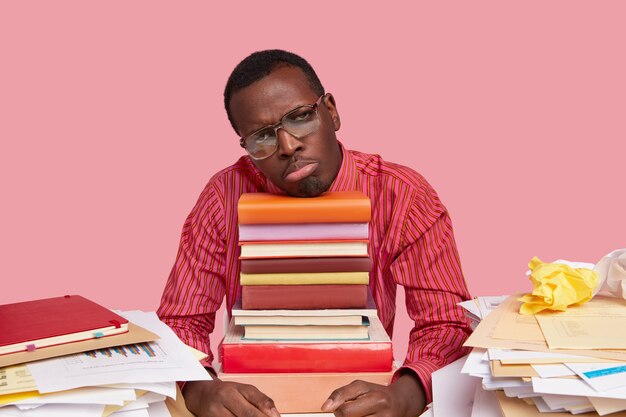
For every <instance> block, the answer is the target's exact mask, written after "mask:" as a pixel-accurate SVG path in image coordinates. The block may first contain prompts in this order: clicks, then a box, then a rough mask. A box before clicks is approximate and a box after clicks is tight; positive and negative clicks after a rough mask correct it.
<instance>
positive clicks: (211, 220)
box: [157, 183, 226, 368]
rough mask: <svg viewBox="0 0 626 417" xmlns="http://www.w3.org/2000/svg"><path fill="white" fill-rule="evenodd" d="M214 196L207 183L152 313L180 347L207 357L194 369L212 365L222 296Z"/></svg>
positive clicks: (221, 246) (221, 247)
mask: <svg viewBox="0 0 626 417" xmlns="http://www.w3.org/2000/svg"><path fill="white" fill-rule="evenodd" d="M219 196H220V194H219V192H218V190H217V188H216V187H215V186H214V185H213V184H212V183H209V184H208V185H207V187H206V188H205V190H204V191H203V193H202V194H201V195H200V197H199V199H198V202H197V203H196V205H195V207H194V208H193V210H192V211H191V213H190V214H189V216H188V217H187V220H186V221H185V224H184V226H183V230H182V235H181V239H180V245H179V248H178V254H177V256H176V262H175V263H174V266H173V268H172V271H171V272H170V275H169V278H168V280H167V283H166V285H165V289H164V291H163V295H162V297H161V305H160V307H159V309H158V310H157V314H158V316H159V318H160V319H161V320H162V321H163V322H164V323H165V324H167V325H168V326H169V327H170V328H172V330H173V331H174V332H175V333H176V335H178V337H179V338H180V339H181V340H182V341H183V342H184V343H186V344H187V345H189V346H192V347H194V348H196V349H198V350H200V351H202V352H204V353H206V354H207V355H208V356H207V358H205V359H204V360H202V361H201V362H200V363H201V364H202V365H203V366H205V367H209V368H210V367H211V364H212V362H213V354H212V353H211V347H210V342H209V335H210V334H211V332H212V331H213V328H214V326H215V312H216V311H217V310H218V309H219V307H220V305H221V303H222V300H223V298H224V293H225V267H226V241H225V238H224V234H225V228H224V209H223V202H222V199H220V197H219Z"/></svg>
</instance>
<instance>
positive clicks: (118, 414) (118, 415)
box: [110, 407, 150, 417]
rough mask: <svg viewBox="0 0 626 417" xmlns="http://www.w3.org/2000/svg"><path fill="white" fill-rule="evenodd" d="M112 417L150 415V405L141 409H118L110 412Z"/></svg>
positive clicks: (143, 416)
mask: <svg viewBox="0 0 626 417" xmlns="http://www.w3.org/2000/svg"><path fill="white" fill-rule="evenodd" d="M110 417H150V413H149V412H148V407H146V408H142V409H139V410H130V411H116V412H114V413H111V414H110Z"/></svg>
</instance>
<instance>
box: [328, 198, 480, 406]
mask: <svg viewBox="0 0 626 417" xmlns="http://www.w3.org/2000/svg"><path fill="white" fill-rule="evenodd" d="M425 191H426V192H425V193H424V194H423V195H422V196H421V198H422V199H424V198H425V197H424V195H425V196H426V197H428V198H427V202H428V205H425V204H424V203H420V202H415V203H414V204H411V206H410V207H411V208H410V210H409V212H408V213H407V216H406V219H405V222H403V223H402V224H403V237H404V241H403V249H402V251H401V253H400V254H399V256H398V257H397V258H396V259H395V261H394V262H393V263H392V265H391V274H392V276H393V279H395V281H396V282H397V283H399V284H401V285H403V286H404V288H405V294H406V305H407V311H408V314H409V317H411V319H413V321H414V322H415V325H414V327H413V329H412V330H411V332H410V335H409V347H408V352H407V357H406V359H405V362H404V365H403V367H402V368H401V369H399V370H398V372H397V373H396V375H395V376H394V380H393V382H392V384H391V385H390V386H389V387H384V386H380V385H376V384H370V383H365V382H363V381H356V382H354V383H352V384H350V385H347V386H345V387H342V388H340V389H338V390H336V391H335V392H333V393H332V394H331V396H330V398H329V401H328V402H327V403H325V404H324V406H325V407H324V408H323V410H324V411H334V412H335V414H336V415H340V416H342V417H359V416H366V415H377V416H385V415H389V416H415V415H417V414H418V413H419V412H421V411H422V410H423V408H424V406H425V405H426V403H427V402H430V401H432V377H431V374H432V372H433V371H435V370H437V369H439V368H441V367H443V366H444V365H446V364H448V363H450V362H452V361H454V360H456V359H457V358H459V357H461V356H463V355H464V354H465V353H466V349H464V348H463V347H462V344H463V342H464V341H465V339H466V338H467V336H468V335H469V333H470V332H471V330H470V328H469V324H468V322H467V320H466V319H465V317H464V315H463V312H462V309H461V308H460V307H459V306H458V305H457V303H458V302H460V301H462V300H465V299H468V298H469V292H468V290H467V286H466V283H465V280H464V278H463V274H462V272H461V267H460V262H459V257H458V253H457V250H456V245H455V242H454V236H453V233H452V225H451V221H450V218H449V216H448V213H447V211H446V210H445V207H443V205H441V203H440V202H439V199H438V197H437V196H436V194H435V192H434V190H432V188H430V187H426V190H425ZM429 194H430V195H429ZM424 207H427V209H425V208H424Z"/></svg>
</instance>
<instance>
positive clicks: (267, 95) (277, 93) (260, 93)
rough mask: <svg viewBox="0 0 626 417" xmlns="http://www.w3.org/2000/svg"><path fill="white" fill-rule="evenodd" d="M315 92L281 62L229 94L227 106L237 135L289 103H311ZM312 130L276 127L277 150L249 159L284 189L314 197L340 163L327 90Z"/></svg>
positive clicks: (271, 120) (274, 118)
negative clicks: (293, 132) (296, 132)
mask: <svg viewBox="0 0 626 417" xmlns="http://www.w3.org/2000/svg"><path fill="white" fill-rule="evenodd" d="M318 98H319V97H318V96H317V95H316V93H315V92H314V91H313V89H312V88H311V87H310V85H309V82H308V79H307V77H306V75H305V74H304V73H303V72H302V70H300V69H299V68H295V67H290V66H282V67H278V68H277V69H275V70H274V71H272V72H271V73H270V74H269V75H267V76H266V77H264V78H262V79H260V80H259V81H256V82H255V83H253V84H251V85H250V86H248V87H246V88H243V89H241V90H239V91H237V92H236V93H234V94H233V95H232V97H231V101H230V110H231V114H232V117H233V121H234V124H235V126H236V127H237V130H238V133H239V134H240V135H241V136H246V135H248V134H250V133H252V132H254V131H256V130H257V129H260V128H262V127H265V126H268V125H273V124H275V123H277V122H278V121H280V119H281V117H282V116H283V115H284V114H285V113H287V112H289V111H290V110H293V109H294V108H296V107H298V106H302V105H306V104H313V103H315V102H316V101H317V99H318ZM318 114H319V117H320V125H319V128H318V130H317V131H315V132H313V133H311V134H309V135H307V136H305V137H303V138H300V139H297V138H296V137H294V136H292V135H290V134H289V133H287V132H286V131H285V129H279V130H278V133H277V137H278V150H277V151H276V152H275V153H274V154H273V155H271V156H270V157H268V158H266V159H262V160H254V159H252V161H253V162H254V164H255V165H256V166H257V168H259V170H261V172H262V173H263V174H264V175H265V176H266V177H267V178H268V179H269V180H270V181H272V182H273V183H274V184H275V185H276V186H278V187H279V188H281V189H282V190H284V191H285V192H286V193H287V194H290V195H293V196H298V197H314V196H316V195H319V194H321V193H323V192H324V191H326V190H328V188H329V187H330V185H331V184H332V182H333V180H334V179H335V177H336V176H337V173H338V172H339V167H340V166H341V160H342V155H341V149H340V147H339V143H338V142H337V137H336V136H335V131H336V130H339V127H340V122H339V114H338V113H337V108H336V107H335V102H334V99H333V98H332V96H330V95H327V96H326V97H324V98H323V99H322V102H321V103H320V105H319V107H318Z"/></svg>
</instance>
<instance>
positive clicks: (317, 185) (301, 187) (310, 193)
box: [284, 176, 330, 197]
mask: <svg viewBox="0 0 626 417" xmlns="http://www.w3.org/2000/svg"><path fill="white" fill-rule="evenodd" d="M294 185H295V187H293V188H290V189H284V191H285V192H286V193H287V194H289V195H290V196H292V197H317V196H318V195H320V194H322V193H323V192H325V191H327V190H328V189H329V188H330V184H324V183H323V182H322V181H321V180H320V179H319V178H318V177H314V176H310V177H307V178H305V179H303V180H302V181H299V182H298V183H297V184H294Z"/></svg>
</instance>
